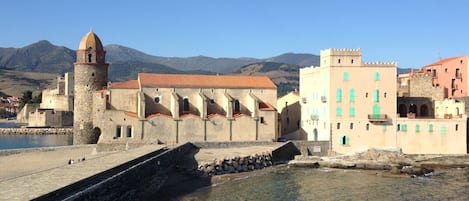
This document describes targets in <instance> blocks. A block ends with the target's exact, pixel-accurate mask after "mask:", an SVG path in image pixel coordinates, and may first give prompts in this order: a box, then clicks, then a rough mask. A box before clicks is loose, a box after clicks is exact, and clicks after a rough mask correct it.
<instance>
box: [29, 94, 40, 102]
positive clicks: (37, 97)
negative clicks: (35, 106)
mask: <svg viewBox="0 0 469 201" xmlns="http://www.w3.org/2000/svg"><path fill="white" fill-rule="evenodd" d="M41 101H42V92H41V93H39V94H38V95H37V96H34V98H33V99H31V103H41Z"/></svg>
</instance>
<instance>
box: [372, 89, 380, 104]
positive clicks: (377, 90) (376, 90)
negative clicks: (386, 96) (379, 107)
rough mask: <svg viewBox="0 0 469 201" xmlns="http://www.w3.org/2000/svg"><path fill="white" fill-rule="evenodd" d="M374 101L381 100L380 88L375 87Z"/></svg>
mask: <svg viewBox="0 0 469 201" xmlns="http://www.w3.org/2000/svg"><path fill="white" fill-rule="evenodd" d="M373 101H374V102H379V89H375V90H374V92H373Z"/></svg>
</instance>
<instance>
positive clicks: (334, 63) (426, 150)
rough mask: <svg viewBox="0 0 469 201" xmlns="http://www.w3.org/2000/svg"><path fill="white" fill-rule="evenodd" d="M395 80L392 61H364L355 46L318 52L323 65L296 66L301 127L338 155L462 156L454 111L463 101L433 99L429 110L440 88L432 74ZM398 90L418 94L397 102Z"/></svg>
mask: <svg viewBox="0 0 469 201" xmlns="http://www.w3.org/2000/svg"><path fill="white" fill-rule="evenodd" d="M395 79H396V63H365V62H362V61H361V50H359V49H358V50H349V49H329V50H325V51H321V66H319V67H309V68H304V69H300V91H301V97H300V103H301V110H302V116H301V119H302V121H301V122H302V125H301V127H302V129H303V130H304V131H305V132H306V133H307V134H308V140H329V141H330V143H331V147H332V150H333V151H334V152H336V153H351V152H357V151H363V150H366V149H369V148H384V149H386V148H401V149H402V151H403V152H404V153H408V154H466V153H467V131H466V117H465V115H463V114H461V113H462V112H459V113H458V112H456V110H457V109H456V108H463V107H464V105H461V103H459V102H454V101H452V102H451V101H446V102H445V101H441V102H438V101H436V102H435V104H436V106H435V108H433V100H439V99H441V100H443V98H442V97H443V93H442V92H443V90H444V89H443V88H441V87H439V86H433V85H432V80H433V78H432V77H431V76H430V77H427V76H426V75H425V74H423V75H418V76H401V77H400V78H399V79H398V82H396V80H395ZM397 83H398V84H399V85H397ZM419 84H421V85H422V86H419ZM420 87H422V88H423V89H420V90H419V89H418V88H420ZM398 88H399V90H398ZM398 91H400V94H405V95H408V96H412V95H416V94H419V95H420V97H415V98H414V97H404V99H405V100H404V99H403V98H401V99H399V100H400V101H399V103H398V102H397V100H398V99H397V97H396V96H397V94H398V93H397V92H398ZM423 94H425V96H423V97H422V95H423ZM397 106H399V108H397ZM441 107H445V108H446V107H448V110H447V111H446V112H440V111H441V109H440V108H441ZM449 110H451V111H453V112H454V113H455V114H450V112H448V111H449ZM401 113H402V114H401ZM434 113H435V114H436V116H437V118H436V119H435V118H433V116H434V115H435V114H434ZM396 114H397V115H396ZM456 114H459V115H456ZM454 115H456V116H454ZM399 116H401V117H399ZM440 116H442V117H443V118H441V119H439V118H440ZM449 116H452V119H451V120H449V119H448V117H449ZM445 117H446V119H445Z"/></svg>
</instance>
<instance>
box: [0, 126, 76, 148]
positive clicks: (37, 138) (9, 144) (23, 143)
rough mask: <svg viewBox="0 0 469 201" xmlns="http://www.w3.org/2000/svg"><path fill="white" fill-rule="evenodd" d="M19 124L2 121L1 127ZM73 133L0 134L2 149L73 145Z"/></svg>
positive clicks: (0, 146)
mask: <svg viewBox="0 0 469 201" xmlns="http://www.w3.org/2000/svg"><path fill="white" fill-rule="evenodd" d="M17 127H19V125H18V124H14V123H0V128H17ZM72 142H73V136H71V135H0V149H20V148H34V147H52V146H64V145H71V144H72Z"/></svg>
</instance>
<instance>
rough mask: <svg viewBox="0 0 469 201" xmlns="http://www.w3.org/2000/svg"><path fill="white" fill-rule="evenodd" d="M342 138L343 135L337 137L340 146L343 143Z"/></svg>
mask: <svg viewBox="0 0 469 201" xmlns="http://www.w3.org/2000/svg"><path fill="white" fill-rule="evenodd" d="M343 137H344V136H343V135H341V136H339V144H341V145H343V144H344V143H343V141H342V138H343Z"/></svg>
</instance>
